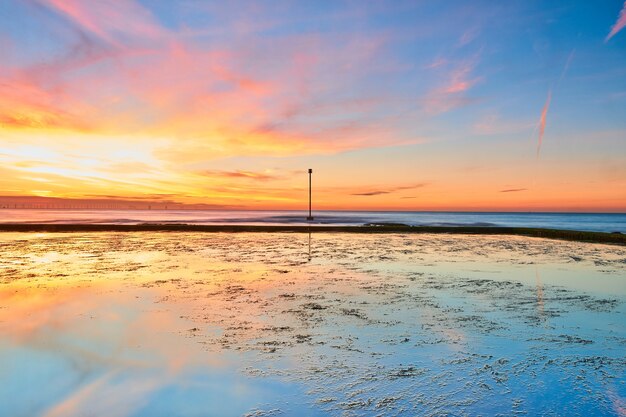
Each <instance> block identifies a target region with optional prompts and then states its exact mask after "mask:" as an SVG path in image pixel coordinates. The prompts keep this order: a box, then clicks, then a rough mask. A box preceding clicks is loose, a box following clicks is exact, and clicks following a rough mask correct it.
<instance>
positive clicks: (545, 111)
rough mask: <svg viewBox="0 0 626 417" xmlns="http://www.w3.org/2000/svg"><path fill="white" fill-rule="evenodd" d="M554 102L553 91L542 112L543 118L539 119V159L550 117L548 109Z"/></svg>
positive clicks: (549, 92) (550, 91) (550, 92)
mask: <svg viewBox="0 0 626 417" xmlns="http://www.w3.org/2000/svg"><path fill="white" fill-rule="evenodd" d="M551 100H552V90H549V91H548V98H547V99H546V103H545V104H544V105H543V109H542V110H541V117H540V118H539V140H538V141H537V158H539V153H540V152H541V145H542V144H543V135H544V133H545V131H546V117H547V115H548V109H549V108H550V101H551Z"/></svg>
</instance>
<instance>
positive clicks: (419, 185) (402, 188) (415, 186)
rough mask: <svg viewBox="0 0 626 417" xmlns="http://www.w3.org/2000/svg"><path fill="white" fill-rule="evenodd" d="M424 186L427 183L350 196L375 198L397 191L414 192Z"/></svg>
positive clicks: (357, 193) (368, 191)
mask: <svg viewBox="0 0 626 417" xmlns="http://www.w3.org/2000/svg"><path fill="white" fill-rule="evenodd" d="M426 185H428V184H427V183H419V184H414V185H406V186H399V187H390V188H385V189H374V190H367V191H360V192H356V193H351V194H350V195H354V196H362V197H371V196H376V195H383V194H391V193H395V192H397V191H402V190H414V189H416V188H422V187H425V186H426Z"/></svg>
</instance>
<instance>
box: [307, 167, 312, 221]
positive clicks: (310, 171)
mask: <svg viewBox="0 0 626 417" xmlns="http://www.w3.org/2000/svg"><path fill="white" fill-rule="evenodd" d="M311 174H313V170H312V169H311V168H309V217H307V218H306V219H307V220H313V216H312V215H311Z"/></svg>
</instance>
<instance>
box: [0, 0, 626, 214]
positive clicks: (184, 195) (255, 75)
mask: <svg viewBox="0 0 626 417" xmlns="http://www.w3.org/2000/svg"><path fill="white" fill-rule="evenodd" d="M625 26H626V3H625V2H623V1H622V0H605V1H601V2H591V1H588V0H563V1H558V0H553V1H539V0H510V1H506V2H494V1H481V0H477V1H472V2H467V1H456V0H446V1H441V0H423V1H421V0H413V1H402V0H397V1H374V0H371V1H361V0H353V1H339V0H333V1H325V0H316V1H304V0H301V1H296V0H291V1H281V0H276V1H263V2H261V1H227V2H225V1H200V0H179V1H172V0H97V1H96V0H3V1H2V2H0V57H1V59H0V196H26V197H56V198H61V199H96V200H99V199H103V200H115V201H120V200H123V201H156V202H158V201H161V202H176V203H181V204H204V205H207V207H208V206H210V207H214V208H229V209H305V208H307V207H308V202H307V198H308V189H307V187H308V174H307V169H308V168H312V169H313V201H314V202H313V206H314V208H316V209H342V210H462V211H464V210H468V211H585V212H626V29H625V28H624V27H625ZM1 199H2V197H0V200H1Z"/></svg>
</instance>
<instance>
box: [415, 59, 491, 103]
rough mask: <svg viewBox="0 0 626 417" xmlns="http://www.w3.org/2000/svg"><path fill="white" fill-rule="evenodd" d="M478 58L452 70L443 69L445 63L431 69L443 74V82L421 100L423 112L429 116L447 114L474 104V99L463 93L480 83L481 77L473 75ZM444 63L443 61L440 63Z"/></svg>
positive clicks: (460, 64) (464, 62)
mask: <svg viewBox="0 0 626 417" xmlns="http://www.w3.org/2000/svg"><path fill="white" fill-rule="evenodd" d="M477 60H478V57H474V58H472V59H469V60H466V61H463V62H461V63H459V64H457V65H456V66H454V67H453V68H452V69H444V67H445V66H446V64H445V63H441V64H439V62H440V61H439V60H437V61H435V63H437V64H438V65H436V66H432V64H431V68H432V69H435V70H437V71H439V72H443V73H444V78H445V82H444V83H443V84H442V85H441V86H439V87H437V88H435V89H433V90H431V91H430V92H429V93H428V94H427V95H426V96H425V97H424V98H423V99H422V103H423V106H424V110H425V111H426V112H427V113H428V114H431V115H437V114H440V113H445V112H448V111H450V110H452V109H454V108H457V107H462V106H465V105H468V104H470V103H472V102H475V99H472V98H468V97H466V95H465V93H466V92H467V91H469V90H470V89H471V88H472V87H474V86H475V85H476V84H477V83H478V82H480V81H481V77H478V76H475V75H474V74H473V71H474V68H475V67H476V62H477ZM442 62H445V61H442Z"/></svg>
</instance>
